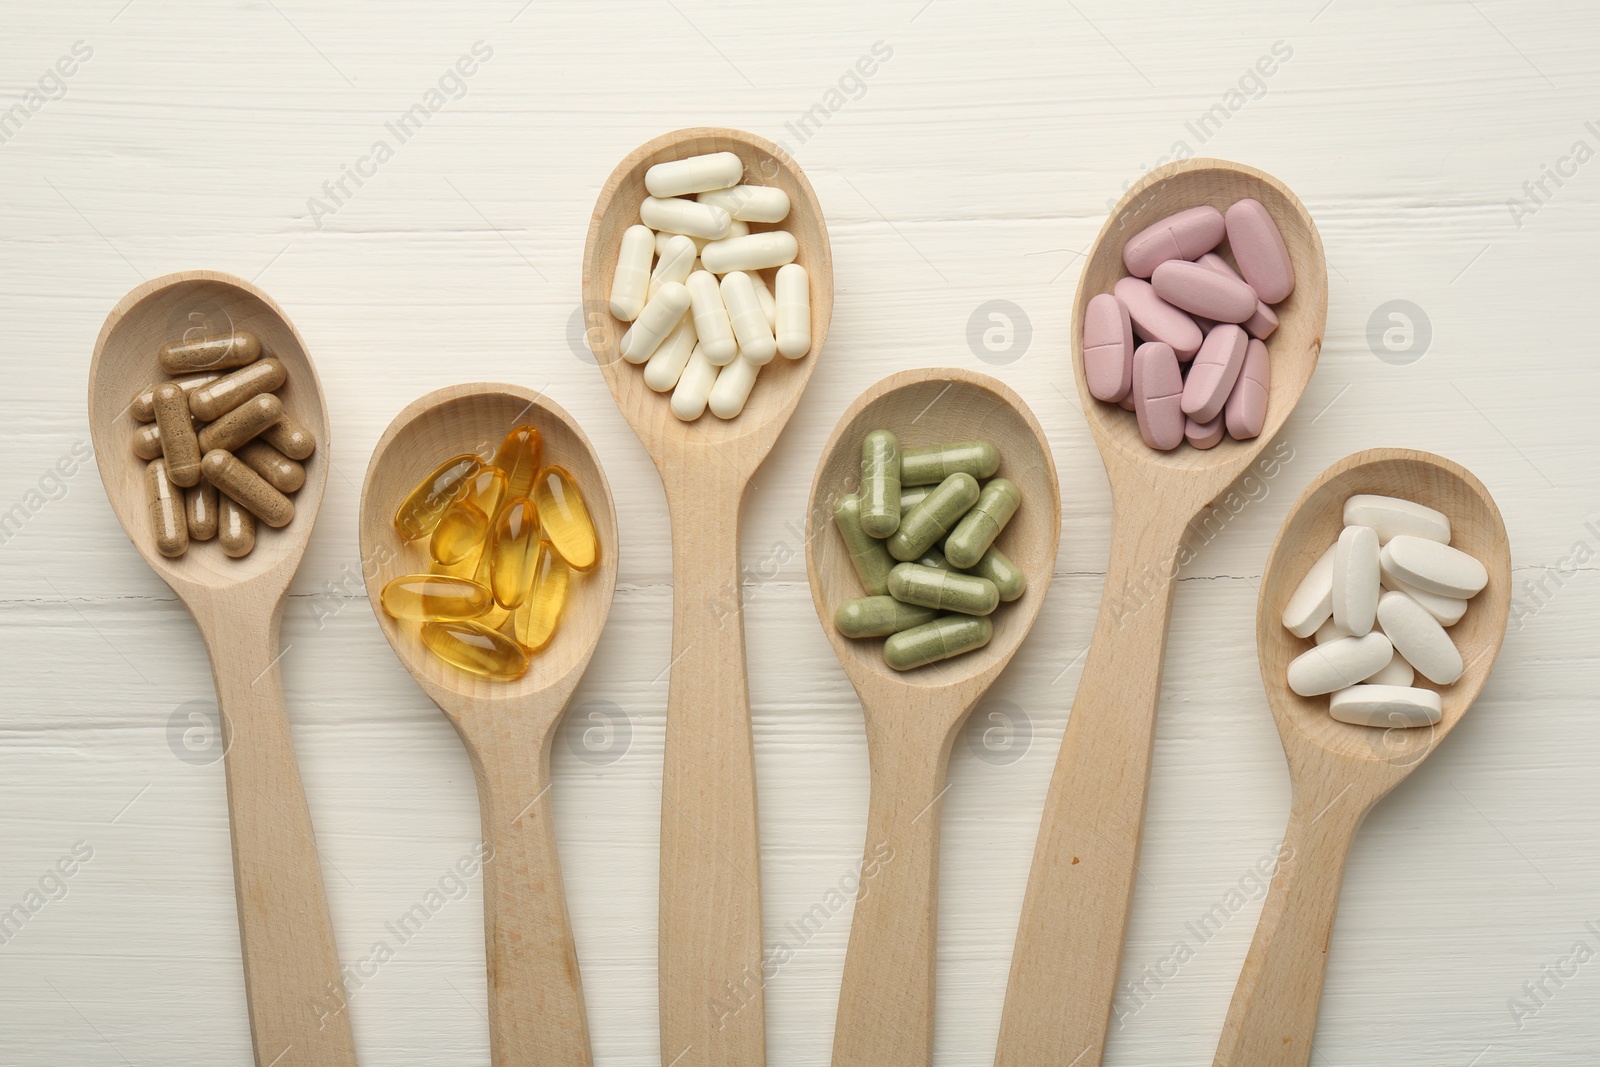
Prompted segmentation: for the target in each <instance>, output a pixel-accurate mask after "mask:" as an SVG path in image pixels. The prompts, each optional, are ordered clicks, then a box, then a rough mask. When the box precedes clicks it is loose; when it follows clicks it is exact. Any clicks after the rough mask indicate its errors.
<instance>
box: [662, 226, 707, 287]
mask: <svg viewBox="0 0 1600 1067" xmlns="http://www.w3.org/2000/svg"><path fill="white" fill-rule="evenodd" d="M699 254H700V250H699V249H697V248H696V247H695V244H694V238H692V237H685V236H684V235H683V234H681V233H675V234H673V235H672V239H671V240H670V241H668V242H667V250H666V251H665V252H663V253H661V259H660V260H659V261H658V262H657V263H656V269H655V270H653V271H651V272H650V295H651V296H652V297H653V296H655V295H656V290H657V289H659V288H661V287H662V286H663V285H665V284H666V283H667V282H677V283H679V284H680V285H681V284H682V283H683V282H684V281H686V280H687V279H688V277H689V272H690V271H692V270H694V261H695V257H696V256H698V255H699Z"/></svg>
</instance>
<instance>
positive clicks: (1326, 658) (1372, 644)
mask: <svg viewBox="0 0 1600 1067" xmlns="http://www.w3.org/2000/svg"><path fill="white" fill-rule="evenodd" d="M1393 655H1394V646H1393V645H1392V644H1390V643H1389V639H1388V638H1387V637H1386V636H1384V635H1383V634H1380V633H1378V632H1376V631H1374V632H1372V633H1369V634H1367V635H1366V636H1364V637H1341V638H1340V639H1339V640H1337V641H1329V642H1328V643H1327V644H1325V645H1318V646H1317V647H1316V648H1313V649H1309V650H1307V651H1305V652H1302V653H1300V655H1298V656H1296V657H1295V658H1294V659H1293V660H1292V661H1290V663H1289V669H1288V672H1287V673H1288V681H1289V688H1290V689H1292V690H1294V691H1295V692H1296V693H1299V694H1300V695H1301V696H1303V697H1314V696H1321V695H1322V694H1323V693H1331V692H1333V691H1334V690H1335V689H1343V688H1345V687H1346V686H1352V685H1355V684H1356V683H1358V682H1360V681H1361V680H1362V679H1363V678H1370V677H1372V676H1373V675H1374V674H1376V673H1377V672H1378V671H1379V670H1380V669H1382V667H1383V666H1384V664H1386V663H1388V662H1389V657H1391V656H1393Z"/></svg>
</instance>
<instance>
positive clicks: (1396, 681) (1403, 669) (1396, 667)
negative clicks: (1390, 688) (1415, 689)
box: [1366, 635, 1417, 685]
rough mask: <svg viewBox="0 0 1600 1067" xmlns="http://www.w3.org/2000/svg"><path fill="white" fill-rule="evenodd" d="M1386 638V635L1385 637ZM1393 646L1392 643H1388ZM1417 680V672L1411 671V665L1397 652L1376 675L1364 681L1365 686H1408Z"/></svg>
mask: <svg viewBox="0 0 1600 1067" xmlns="http://www.w3.org/2000/svg"><path fill="white" fill-rule="evenodd" d="M1385 636H1387V635H1385ZM1389 643H1390V644H1393V643H1394V642H1393V641H1391V642H1389ZM1416 680H1417V672H1416V671H1414V670H1412V669H1411V664H1409V663H1407V662H1406V658H1405V657H1404V656H1402V655H1401V654H1400V653H1399V652H1398V651H1396V652H1395V653H1394V655H1392V656H1390V657H1389V662H1388V663H1386V664H1384V665H1383V668H1382V669H1381V670H1379V671H1378V673H1377V674H1374V675H1372V676H1371V677H1369V678H1367V679H1366V684H1367V685H1410V684H1411V683H1412V682H1414V681H1416Z"/></svg>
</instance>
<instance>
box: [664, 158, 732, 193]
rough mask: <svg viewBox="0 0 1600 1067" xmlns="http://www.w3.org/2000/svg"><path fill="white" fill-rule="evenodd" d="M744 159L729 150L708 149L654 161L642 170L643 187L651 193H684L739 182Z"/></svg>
mask: <svg viewBox="0 0 1600 1067" xmlns="http://www.w3.org/2000/svg"><path fill="white" fill-rule="evenodd" d="M742 177H744V163H743V162H742V161H741V160H740V159H739V157H738V156H736V155H734V154H733V153H732V152H709V153H707V154H705V155H699V156H687V157H685V158H683V159H674V160H671V161H669V162H666V163H657V164H656V165H655V166H653V167H651V168H650V169H649V170H647V171H645V172H644V187H645V188H646V189H648V190H650V195H651V196H685V195H687V194H689V193H703V192H705V191H706V190H708V189H726V188H728V187H729V186H730V185H738V184H739V179H740V178H742Z"/></svg>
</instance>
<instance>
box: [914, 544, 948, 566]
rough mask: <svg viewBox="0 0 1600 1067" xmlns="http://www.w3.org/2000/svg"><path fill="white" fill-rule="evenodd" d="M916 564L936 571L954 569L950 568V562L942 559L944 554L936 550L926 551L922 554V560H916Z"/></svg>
mask: <svg viewBox="0 0 1600 1067" xmlns="http://www.w3.org/2000/svg"><path fill="white" fill-rule="evenodd" d="M917 563H918V564H919V565H920V566H923V567H932V568H933V569H934V570H936V571H953V570H955V568H954V567H952V566H950V561H949V560H947V559H945V558H944V553H943V552H940V551H939V550H938V549H937V548H930V549H928V551H927V552H925V553H923V555H922V558H921V559H919V560H917Z"/></svg>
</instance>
